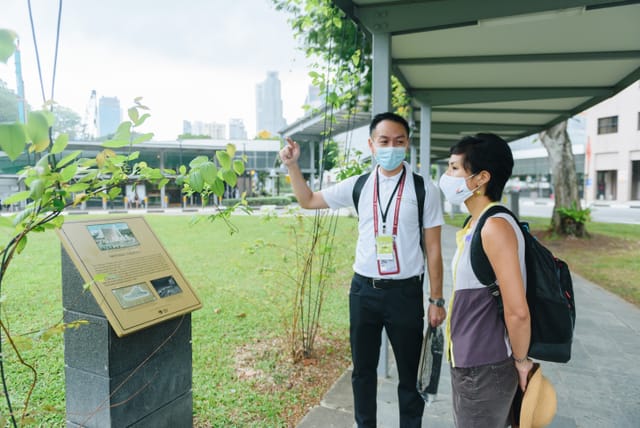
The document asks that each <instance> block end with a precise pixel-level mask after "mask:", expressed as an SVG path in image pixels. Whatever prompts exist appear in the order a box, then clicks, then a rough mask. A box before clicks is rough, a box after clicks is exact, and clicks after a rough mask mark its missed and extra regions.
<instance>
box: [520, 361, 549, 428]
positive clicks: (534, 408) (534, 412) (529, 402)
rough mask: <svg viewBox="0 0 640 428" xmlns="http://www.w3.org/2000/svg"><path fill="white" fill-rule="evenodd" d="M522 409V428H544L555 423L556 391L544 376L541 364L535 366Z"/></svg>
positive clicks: (523, 399)
mask: <svg viewBox="0 0 640 428" xmlns="http://www.w3.org/2000/svg"><path fill="white" fill-rule="evenodd" d="M532 372H533V375H532V376H531V379H530V380H529V383H528V384H527V389H526V390H525V392H524V396H523V397H522V407H521V408H520V428H542V427H546V426H547V425H549V424H550V423H551V421H553V418H554V416H555V415H556V410H557V407H558V401H557V397H556V391H555V389H553V385H552V384H551V382H549V380H548V379H547V378H546V377H544V376H543V375H542V369H541V368H540V364H537V363H536V364H534V367H533V369H532Z"/></svg>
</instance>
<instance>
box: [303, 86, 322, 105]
mask: <svg viewBox="0 0 640 428" xmlns="http://www.w3.org/2000/svg"><path fill="white" fill-rule="evenodd" d="M322 101H323V99H322V96H321V94H320V88H318V87H317V86H313V85H309V91H308V92H307V98H306V99H305V100H304V103H305V104H306V105H308V106H309V107H311V108H312V109H313V108H318V107H320V106H322Z"/></svg>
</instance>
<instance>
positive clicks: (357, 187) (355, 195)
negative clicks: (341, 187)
mask: <svg viewBox="0 0 640 428" xmlns="http://www.w3.org/2000/svg"><path fill="white" fill-rule="evenodd" d="M369 174H371V173H370V172H367V173H366V174H362V175H361V176H360V177H358V179H357V180H356V184H354V185H353V191H352V192H351V198H352V199H353V205H354V206H355V208H356V214H358V203H359V202H360V192H361V191H362V187H363V186H364V183H365V182H366V181H367V178H369Z"/></svg>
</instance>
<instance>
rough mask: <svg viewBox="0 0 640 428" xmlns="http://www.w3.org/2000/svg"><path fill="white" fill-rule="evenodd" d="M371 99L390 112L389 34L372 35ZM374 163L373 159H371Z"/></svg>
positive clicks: (384, 349)
mask: <svg viewBox="0 0 640 428" xmlns="http://www.w3.org/2000/svg"><path fill="white" fill-rule="evenodd" d="M371 80H372V82H371V97H372V101H373V106H372V107H373V114H378V113H384V112H386V111H389V110H391V34H389V33H374V34H373V60H372V79H371ZM371 162H372V163H375V159H373V158H372V159H371ZM378 376H380V377H388V376H389V339H388V337H387V332H386V331H383V332H382V342H381V345H380V358H379V360H378Z"/></svg>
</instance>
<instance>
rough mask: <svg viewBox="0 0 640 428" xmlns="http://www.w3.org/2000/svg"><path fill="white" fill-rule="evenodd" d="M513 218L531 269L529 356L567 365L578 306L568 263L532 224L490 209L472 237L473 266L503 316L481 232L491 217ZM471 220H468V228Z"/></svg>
mask: <svg viewBox="0 0 640 428" xmlns="http://www.w3.org/2000/svg"><path fill="white" fill-rule="evenodd" d="M500 212H503V213H508V214H509V215H511V216H512V217H513V218H514V219H515V220H516V222H517V223H518V225H520V230H522V234H523V235H524V242H525V244H524V245H525V264H526V267H527V303H528V305H529V313H530V315H531V344H530V346H529V353H528V355H529V356H530V357H532V358H535V359H538V360H544V361H552V362H556V363H566V362H567V361H569V359H570V358H571V342H572V340H573V330H574V327H575V322H576V306H575V301H574V296H573V282H572V280H571V273H570V272H569V267H568V266H567V264H566V263H565V262H564V261H562V260H560V259H558V258H557V257H555V256H554V255H553V254H551V252H550V251H549V250H548V249H547V248H545V247H544V246H543V245H542V244H541V243H540V242H538V240H537V239H536V238H535V237H534V236H532V235H531V233H529V225H528V223H526V222H520V221H519V220H518V218H517V217H516V216H515V214H513V213H512V212H511V211H510V210H508V209H507V208H506V207H504V206H502V205H494V206H492V207H490V208H489V209H488V210H487V211H485V213H484V214H483V215H482V216H481V217H480V218H479V219H478V224H477V225H476V228H475V231H474V233H473V237H472V238H471V248H470V257H471V267H472V269H473V273H474V274H475V275H476V276H477V277H478V279H479V280H480V282H481V283H482V284H484V285H486V286H487V287H489V292H490V293H491V294H493V296H495V298H496V299H497V300H498V308H499V311H500V313H501V314H503V307H502V299H501V297H500V289H499V288H498V285H497V284H496V276H495V273H494V272H493V269H492V268H491V264H490V263H489V260H488V259H487V255H486V254H485V252H484V249H483V248H482V236H481V234H480V230H481V229H482V226H483V225H484V223H485V221H486V220H487V218H489V217H490V216H492V215H493V214H496V213H500ZM470 218H471V217H469V218H467V220H465V223H464V224H465V225H466V224H467V222H468V221H469V219H470Z"/></svg>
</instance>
